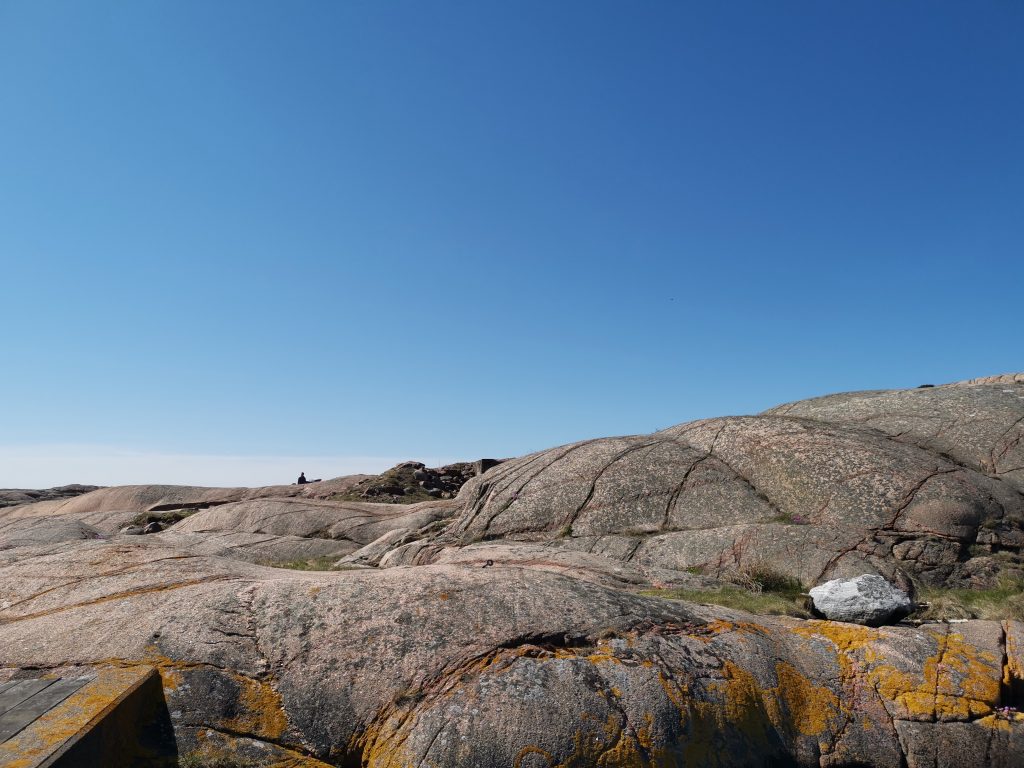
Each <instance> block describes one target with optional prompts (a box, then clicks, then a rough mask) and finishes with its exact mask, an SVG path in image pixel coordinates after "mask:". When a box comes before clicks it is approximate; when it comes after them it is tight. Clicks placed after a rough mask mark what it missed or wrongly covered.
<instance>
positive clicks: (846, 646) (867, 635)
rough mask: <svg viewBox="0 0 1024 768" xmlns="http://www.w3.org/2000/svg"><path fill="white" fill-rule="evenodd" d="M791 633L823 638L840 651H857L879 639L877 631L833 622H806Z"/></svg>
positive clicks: (879, 634)
mask: <svg viewBox="0 0 1024 768" xmlns="http://www.w3.org/2000/svg"><path fill="white" fill-rule="evenodd" d="M792 631H793V632H794V633H795V634H797V635H800V636H802V637H806V638H811V639H813V638H822V637H823V638H825V639H826V640H830V641H831V642H832V644H833V645H835V646H836V648H837V649H839V650H840V651H857V650H860V649H861V648H864V647H865V646H867V645H869V644H871V643H873V642H876V641H877V640H879V639H880V638H881V636H882V635H881V633H880V632H879V631H878V630H877V629H870V628H868V627H861V626H857V625H855V624H841V623H838V622H834V621H808V622H807V623H806V624H805V625H803V626H799V627H793V629H792Z"/></svg>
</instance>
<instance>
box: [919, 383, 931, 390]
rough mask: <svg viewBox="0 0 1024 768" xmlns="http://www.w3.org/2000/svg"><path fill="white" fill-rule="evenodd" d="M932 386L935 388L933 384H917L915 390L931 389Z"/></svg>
mask: <svg viewBox="0 0 1024 768" xmlns="http://www.w3.org/2000/svg"><path fill="white" fill-rule="evenodd" d="M934 386H935V385H934V384H919V385H918V386H917V388H918V389H931V388H933V387H934Z"/></svg>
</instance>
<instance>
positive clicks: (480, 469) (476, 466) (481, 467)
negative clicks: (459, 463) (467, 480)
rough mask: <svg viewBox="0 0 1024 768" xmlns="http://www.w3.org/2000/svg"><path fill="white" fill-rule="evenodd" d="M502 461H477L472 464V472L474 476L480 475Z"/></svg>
mask: <svg viewBox="0 0 1024 768" xmlns="http://www.w3.org/2000/svg"><path fill="white" fill-rule="evenodd" d="M502 461H503V459H477V460H476V461H475V462H473V472H474V474H477V475H482V474H483V473H484V472H486V471H487V470H488V469H491V468H492V467H496V466H498V465H499V464H501V462H502Z"/></svg>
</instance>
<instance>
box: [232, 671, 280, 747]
mask: <svg viewBox="0 0 1024 768" xmlns="http://www.w3.org/2000/svg"><path fill="white" fill-rule="evenodd" d="M235 679H236V682H238V684H239V685H240V686H241V692H240V693H239V696H238V703H239V706H240V707H241V709H242V711H241V712H240V713H239V714H238V715H236V716H235V717H233V718H231V719H230V720H225V721H224V726H225V728H226V729H227V730H230V731H234V732H236V733H245V734H252V735H253V736H255V737H256V738H261V739H271V740H273V739H280V738H281V736H282V735H283V734H284V732H285V730H286V729H287V728H288V716H287V715H285V712H284V703H283V702H282V700H281V694H280V693H278V692H277V690H276V689H275V688H274V687H273V686H272V685H271V684H270V682H269V681H267V680H253V679H252V678H249V677H236V678H235Z"/></svg>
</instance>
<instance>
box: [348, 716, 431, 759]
mask: <svg viewBox="0 0 1024 768" xmlns="http://www.w3.org/2000/svg"><path fill="white" fill-rule="evenodd" d="M409 715H410V713H408V712H393V713H392V715H391V716H389V717H386V718H385V719H384V720H383V721H380V722H378V723H375V724H373V725H371V726H370V727H369V728H367V729H366V730H365V731H364V732H363V733H362V734H361V735H360V736H359V737H358V738H356V739H354V740H353V742H352V743H351V744H349V752H362V764H363V765H364V766H366V768H406V767H407V766H410V765H414V764H415V763H416V762H417V761H415V760H413V759H412V758H411V757H410V756H409V754H408V753H407V752H406V750H405V739H406V734H407V733H408V730H407V729H408V728H409V726H410V725H411V724H412V723H409V722H407V718H408V717H409ZM413 721H415V716H413Z"/></svg>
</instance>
